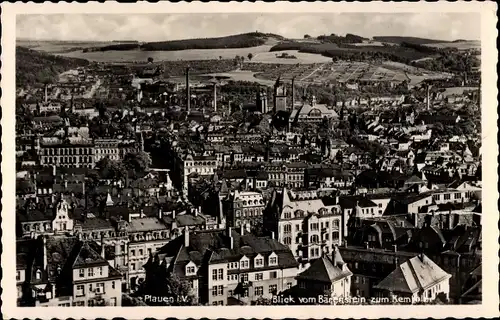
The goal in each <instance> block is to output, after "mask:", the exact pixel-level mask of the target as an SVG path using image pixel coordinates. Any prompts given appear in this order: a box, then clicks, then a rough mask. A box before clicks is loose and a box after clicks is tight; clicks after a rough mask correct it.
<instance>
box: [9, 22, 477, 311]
mask: <svg viewBox="0 0 500 320" xmlns="http://www.w3.org/2000/svg"><path fill="white" fill-rule="evenodd" d="M419 15H420V14H410V13H404V14H387V15H381V14H376V15H375V14H373V13H370V14H361V13H357V14H354V13H345V14H339V15H338V16H339V17H342V19H343V20H341V21H342V23H339V22H337V23H336V24H335V23H333V22H332V24H329V23H330V22H329V19H328V17H327V16H326V15H322V14H290V15H289V16H284V17H281V18H277V16H274V15H271V14H267V15H266V14H262V15H260V14H259V15H255V14H234V15H232V14H212V15H210V16H208V15H207V16H203V19H201V18H200V17H199V16H196V15H195V14H156V15H145V14H144V15H115V14H111V15H94V16H93V15H76V14H75V15H72V14H66V15H51V16H49V15H46V16H44V15H24V16H23V15H21V16H18V17H17V26H16V28H17V43H16V102H15V109H16V123H15V127H16V137H15V139H16V150H15V153H16V213H15V214H16V237H17V238H16V282H17V303H18V306H63V307H72V306H227V305H353V304H358V305H375V304H389V305H392V304H402V305H405V304H413V305H422V304H425V305H427V304H429V305H442V304H480V303H481V301H482V283H481V282H482V268H481V264H482V254H481V250H482V239H481V234H482V230H481V215H482V209H481V190H482V183H481V157H482V151H481V150H482V149H481V94H480V87H481V82H480V79H481V70H480V64H481V63H480V62H481V43H480V41H479V39H480V35H479V33H477V35H475V36H474V34H473V30H471V29H474V28H473V27H471V26H470V25H469V24H468V23H467V22H463V21H464V20H463V19H465V18H464V17H466V16H467V14H448V15H442V14H440V15H439V19H435V18H432V17H430V16H429V17H427V16H426V17H424V18H422V17H421V16H419ZM423 15H424V16H425V14H423ZM428 15H432V14H428ZM316 16H317V17H316ZM374 16H377V17H376V19H375V17H374ZM311 17H312V18H311ZM311 19H315V20H314V21H317V22H318V25H319V26H320V27H318V26H315V27H308V26H309V23H307V24H305V23H301V21H305V20H307V21H311ZM336 19H337V18H336ZM339 19H340V18H339ZM426 19H428V20H426ZM443 19H444V20H443ZM467 19H469V20H467V21H471V20H470V17H469V18H467ZM148 21H149V22H148ZM255 21H258V22H259V23H256V22H255ZM356 21H361V22H362V23H356ZM416 21H431V22H429V23H428V22H425V23H421V24H420V27H418V28H417V27H416V26H417V23H416ZM443 21H444V22H443ZM460 22H462V23H460ZM139 23H140V25H142V26H143V27H141V28H137V26H138V24H139ZM294 23H295V24H294ZM398 23H401V26H403V25H406V24H408V25H409V26H413V27H405V28H403V27H401V28H398V25H399V24H398ZM433 23H435V25H433ZM62 25H64V26H65V28H67V29H64V30H67V31H60V30H61V29H62V27H60V26H62ZM443 25H444V26H445V27H443ZM34 26H36V27H34ZM97 26H99V28H101V29H99V28H98V27H97ZM299 26H300V27H299ZM454 27H456V28H457V29H456V30H452V29H453V28H454ZM71 28H73V29H71ZM177 29H179V32H178V33H176V31H175V30H177ZM181 29H182V30H181ZM58 30H59V31H58ZM422 30H424V31H425V32H424V31H422ZM467 32H468V33H467Z"/></svg>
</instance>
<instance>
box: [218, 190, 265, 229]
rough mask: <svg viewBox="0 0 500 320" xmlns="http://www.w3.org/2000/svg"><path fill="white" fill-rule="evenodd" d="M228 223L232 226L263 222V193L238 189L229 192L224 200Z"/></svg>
mask: <svg viewBox="0 0 500 320" xmlns="http://www.w3.org/2000/svg"><path fill="white" fill-rule="evenodd" d="M223 206H224V211H225V214H226V224H227V225H228V226H230V227H239V226H246V225H248V224H249V225H250V226H251V227H253V226H255V225H259V224H261V223H262V211H263V210H264V207H265V203H264V199H263V197H262V193H260V192H254V191H238V190H235V191H234V192H232V193H230V194H228V196H227V197H226V199H224V201H223Z"/></svg>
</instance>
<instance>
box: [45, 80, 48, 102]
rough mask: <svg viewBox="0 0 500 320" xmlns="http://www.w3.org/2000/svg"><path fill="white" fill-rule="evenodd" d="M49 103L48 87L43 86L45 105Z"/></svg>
mask: <svg viewBox="0 0 500 320" xmlns="http://www.w3.org/2000/svg"><path fill="white" fill-rule="evenodd" d="M48 101H49V94H48V85H47V84H46V85H45V103H47V102H48Z"/></svg>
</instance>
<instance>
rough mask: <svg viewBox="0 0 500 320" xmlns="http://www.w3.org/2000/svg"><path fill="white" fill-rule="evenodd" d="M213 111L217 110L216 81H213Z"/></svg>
mask: <svg viewBox="0 0 500 320" xmlns="http://www.w3.org/2000/svg"><path fill="white" fill-rule="evenodd" d="M214 112H217V83H214Z"/></svg>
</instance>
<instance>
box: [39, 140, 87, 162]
mask: <svg viewBox="0 0 500 320" xmlns="http://www.w3.org/2000/svg"><path fill="white" fill-rule="evenodd" d="M38 152H39V153H38V155H39V157H40V164H41V165H45V166H47V165H57V166H60V167H69V168H93V167H94V164H95V159H94V144H93V142H92V141H90V140H83V139H82V140H79V141H76V142H63V141H59V140H54V141H46V142H42V143H40V149H39V151H38Z"/></svg>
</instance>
